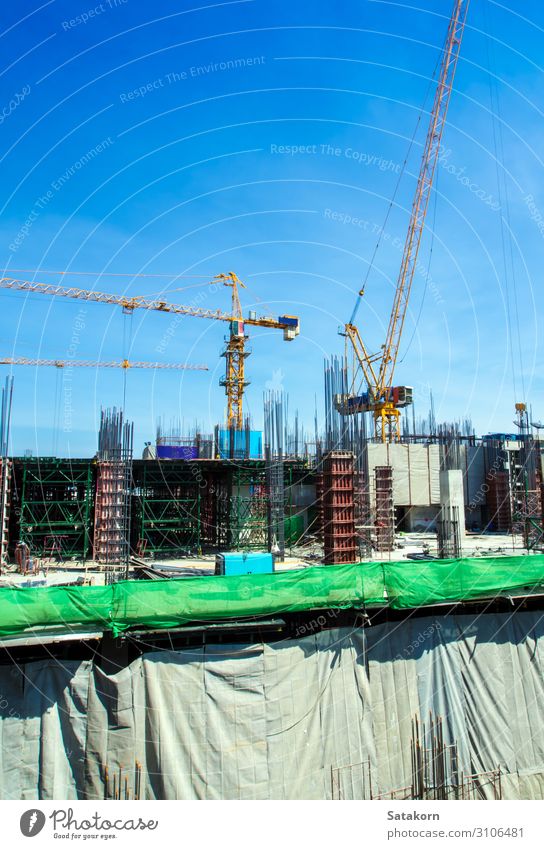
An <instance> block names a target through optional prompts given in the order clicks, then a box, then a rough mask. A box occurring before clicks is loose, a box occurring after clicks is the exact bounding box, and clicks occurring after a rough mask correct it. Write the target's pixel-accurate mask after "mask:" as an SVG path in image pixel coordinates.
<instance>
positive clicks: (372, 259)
mask: <svg viewBox="0 0 544 849" xmlns="http://www.w3.org/2000/svg"><path fill="white" fill-rule="evenodd" d="M439 65H440V55H439V57H438V59H437V60H436V65H435V67H434V71H433V73H432V75H431V77H429V82H428V84H427V90H426V92H425V96H424V98H423V102H422V104H421V108H420V110H419V113H418V116H417V120H416V123H415V126H414V132H413V133H412V137H411V139H410V141H409V143H408V148H407V150H406V153H405V155H404V161H403V163H402V167H401V170H400V172H399V176H398V180H397V182H396V183H395V188H394V189H393V194H392V195H391V200H390V201H389V204H388V206H387V211H386V213H385V216H384V220H383V224H382V226H381V228H380V230H379V232H378V238H377V240H376V244H375V245H374V251H373V253H372V256H371V257H370V262H369V264H368V267H367V270H366V274H365V276H364V279H363V285H362V286H361V288H360V290H359V294H358V295H357V299H356V301H355V305H354V307H353V312H352V313H351V317H350V320H349V323H350V324H355V319H356V317H357V313H358V311H359V306H360V304H361V300H362V298H363V295H364V292H365V289H366V284H367V283H368V278H369V276H370V273H371V271H372V270H373V268H374V262H375V260H376V256H377V254H378V251H379V249H380V246H381V242H382V237H383V235H384V233H385V228H386V226H387V222H388V221H389V216H390V215H391V212H392V210H393V206H394V205H395V201H396V199H397V194H398V191H399V189H400V185H401V182H402V178H403V176H404V174H405V172H406V169H407V167H408V159H409V158H410V154H411V152H412V148H413V146H414V144H415V140H416V137H417V134H418V130H419V127H420V125H421V120H422V118H423V115H424V114H425V107H426V105H427V102H428V100H429V95H430V92H431V88H432V84H433V82H434V80H435V78H436V73H437V71H438V68H439Z"/></svg>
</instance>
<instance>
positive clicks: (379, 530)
mask: <svg viewBox="0 0 544 849" xmlns="http://www.w3.org/2000/svg"><path fill="white" fill-rule="evenodd" d="M374 474H375V485H376V491H375V498H376V550H377V551H392V550H393V547H394V544H395V508H394V502H393V469H392V468H391V466H376V467H375V470H374Z"/></svg>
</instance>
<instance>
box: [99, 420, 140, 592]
mask: <svg viewBox="0 0 544 849" xmlns="http://www.w3.org/2000/svg"><path fill="white" fill-rule="evenodd" d="M133 433H134V425H133V424H132V423H129V422H125V421H124V420H123V413H122V412H121V411H118V410H116V409H115V408H114V409H113V410H102V413H101V418H100V431H99V435H98V454H97V476H96V497H95V511H94V512H95V519H94V557H95V560H97V561H98V562H99V563H103V564H105V565H106V581H107V582H108V583H109V582H112V581H114V580H117V579H118V578H120V577H124V576H126V575H127V574H128V563H129V557H130V492H131V483H132V443H133Z"/></svg>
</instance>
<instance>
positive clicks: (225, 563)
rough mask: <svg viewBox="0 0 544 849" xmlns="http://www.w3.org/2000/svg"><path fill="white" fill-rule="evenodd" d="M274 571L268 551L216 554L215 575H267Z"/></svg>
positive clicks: (272, 561) (271, 556)
mask: <svg viewBox="0 0 544 849" xmlns="http://www.w3.org/2000/svg"><path fill="white" fill-rule="evenodd" d="M273 571H274V555H273V554H271V553H270V552H268V551H262V552H261V551H252V552H242V551H231V552H229V553H228V554H216V556H215V574H216V575H268V574H270V573H271V572H273Z"/></svg>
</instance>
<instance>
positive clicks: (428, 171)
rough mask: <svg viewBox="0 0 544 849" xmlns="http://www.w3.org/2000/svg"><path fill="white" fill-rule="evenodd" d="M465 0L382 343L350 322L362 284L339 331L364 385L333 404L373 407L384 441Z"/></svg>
mask: <svg viewBox="0 0 544 849" xmlns="http://www.w3.org/2000/svg"><path fill="white" fill-rule="evenodd" d="M469 2H470V0H454V4H453V11H452V14H451V18H450V22H449V26H448V32H447V36H446V41H445V44H444V49H443V51H442V57H441V62H440V71H439V75H438V82H437V86H436V91H435V95H434V103H433V108H432V110H431V114H430V121H429V128H428V131H427V138H426V141H425V147H424V151H423V156H422V160H421V167H420V171H419V177H418V181H417V187H416V192H415V196H414V200H413V203H412V211H411V215H410V223H409V225H408V233H407V236H406V242H405V244H404V251H403V255H402V262H401V266H400V272H399V276H398V280H397V286H396V290H395V297H394V300H393V308H392V310H391V316H390V318H389V326H388V330H387V335H386V339H385V343H384V344H383V345H382V347H381V349H380V351H379V352H378V353H376V354H370V353H369V351H368V350H367V347H366V346H365V344H364V342H363V339H362V337H361V334H360V332H359V329H358V327H357V326H356V324H355V317H356V315H357V310H358V308H359V305H360V303H361V299H362V297H363V295H364V289H362V290H361V291H360V292H359V296H358V298H357V302H356V304H355V308H354V310H353V313H352V315H351V318H350V321H349V323H348V324H346V325H345V327H344V335H345V336H346V337H347V339H349V341H350V343H351V346H352V348H353V351H354V354H355V361H356V366H355V373H354V376H353V382H352V390H353V387H354V384H355V379H356V377H357V371H358V370H359V369H360V371H361V372H362V375H363V378H364V380H365V382H366V385H367V387H368V390H367V392H365V393H363V394H362V395H361V394H359V395H357V394H353V391H352V392H350V393H349V394H347V395H337V396H336V397H335V406H336V409H337V410H338V411H339V412H340V413H342V414H343V415H353V414H355V413H360V412H372V414H373V416H374V434H375V436H376V437H378V438H380V439H381V440H382V441H383V442H386V441H393V440H397V439H399V437H400V428H399V420H400V411H399V410H400V408H402V407H406V406H408V405H409V404H411V403H412V388H411V387H410V386H393V376H394V372H395V366H396V363H397V357H398V353H399V347H400V341H401V336H402V330H403V327H404V321H405V318H406V311H407V308H408V300H409V297H410V290H411V288H412V282H413V279H414V273H415V270H416V264H417V256H418V252H419V247H420V244H421V236H422V234H423V228H424V224H425V217H426V214H427V208H428V205H429V198H430V194H431V188H432V184H433V178H434V174H435V171H436V166H437V162H438V154H439V150H440V143H441V140H442V133H443V131H444V126H445V123H446V116H447V112H448V106H449V102H450V96H451V92H452V87H453V80H454V76H455V70H456V67H457V60H458V58H459V52H460V48H461V40H462V37H463V32H464V28H465V21H466V16H467V11H468V6H469Z"/></svg>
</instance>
